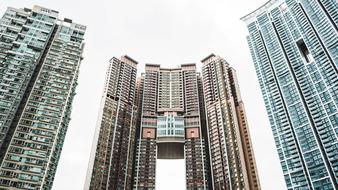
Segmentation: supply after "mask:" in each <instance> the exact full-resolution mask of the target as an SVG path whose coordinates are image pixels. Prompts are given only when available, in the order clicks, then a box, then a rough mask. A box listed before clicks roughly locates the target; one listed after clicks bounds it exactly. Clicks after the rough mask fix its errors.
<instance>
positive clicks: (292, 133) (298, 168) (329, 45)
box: [242, 0, 338, 189]
mask: <svg viewBox="0 0 338 190" xmlns="http://www.w3.org/2000/svg"><path fill="white" fill-rule="evenodd" d="M337 10H338V2H337V1H334V0H328V1H310V0H285V1H282V0H271V1H269V2H267V3H266V4H264V5H263V6H262V7H260V8H258V9H257V10H255V11H253V12H252V13H250V14H248V15H246V16H244V17H243V18H242V20H243V21H245V22H246V24H247V26H248V30H249V36H248V37H247V40H248V43H249V47H250V52H251V55H252V58H253V62H254V65H255V68H256V73H257V76H258V79H259V84H260V87H261V90H262V94H263V97H264V101H265V106H266V110H267V112H268V116H269V121H270V125H271V129H272V131H273V135H274V139H275V142H276V146H277V151H278V154H279V159H280V163H281V166H282V169H283V173H284V178H285V182H286V185H287V188H288V189H338V109H337V108H338V74H337V65H338V27H337V26H338V12H337Z"/></svg>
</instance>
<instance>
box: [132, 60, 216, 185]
mask: <svg viewBox="0 0 338 190" xmlns="http://www.w3.org/2000/svg"><path fill="white" fill-rule="evenodd" d="M145 70H146V72H145V74H144V79H143V98H142V108H141V112H142V113H141V114H142V115H141V121H140V126H139V127H140V130H139V136H138V140H137V146H136V147H137V149H136V160H135V173H134V189H140V190H141V189H155V171H156V170H155V166H156V159H184V158H185V161H186V187H187V189H207V188H208V178H209V175H208V158H207V156H206V146H205V141H206V136H205V135H204V134H202V131H201V127H202V124H201V113H200V110H201V109H200V103H199V102H200V97H199V88H198V84H199V83H198V78H199V76H198V74H197V72H196V65H195V64H183V65H181V67H179V68H161V67H160V65H155V64H146V66H145ZM204 127H205V125H204Z"/></svg>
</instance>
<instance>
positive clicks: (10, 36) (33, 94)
mask: <svg viewBox="0 0 338 190" xmlns="http://www.w3.org/2000/svg"><path fill="white" fill-rule="evenodd" d="M85 29H86V27H85V26H83V25H79V24H76V23H73V22H72V21H71V20H70V19H64V20H60V19H59V18H58V12H57V11H54V10H50V9H46V8H43V7H39V6H34V7H33V9H27V8H25V9H16V8H8V9H7V11H6V12H5V14H4V15H3V17H2V18H1V19H0V189H51V188H52V184H53V180H54V175H55V172H56V168H57V164H58V160H59V158H60V154H61V150H62V145H63V142H64V139H65V135H66V131H67V128H68V124H69V122H70V113H71V107H72V101H73V98H74V95H75V88H76V86H77V78H78V74H79V67H80V62H81V60H82V52H83V46H84V44H83V36H84V33H85Z"/></svg>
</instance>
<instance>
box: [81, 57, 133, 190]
mask: <svg viewBox="0 0 338 190" xmlns="http://www.w3.org/2000/svg"><path fill="white" fill-rule="evenodd" d="M136 66H137V62H136V61H134V60H133V59H132V58H130V57H128V56H122V57H121V58H120V59H118V58H115V57H114V58H112V59H111V60H110V64H109V68H108V71H107V77H106V82H105V87H104V92H103V96H102V102H101V109H100V114H99V119H98V124H97V129H96V130H97V131H96V132H95V138H94V143H93V149H92V155H91V159H90V163H89V168H88V174H87V180H86V185H85V186H86V187H85V188H86V189H93V190H94V189H131V187H132V186H131V185H132V184H131V181H132V178H131V177H132V171H133V167H132V166H133V157H134V147H135V146H134V144H135V143H134V142H135V132H136V119H137V117H136V116H137V112H136V111H137V110H136V108H137V107H136V106H135V104H134V102H135V101H136V100H135V97H136V96H135V89H136V72H137V70H136Z"/></svg>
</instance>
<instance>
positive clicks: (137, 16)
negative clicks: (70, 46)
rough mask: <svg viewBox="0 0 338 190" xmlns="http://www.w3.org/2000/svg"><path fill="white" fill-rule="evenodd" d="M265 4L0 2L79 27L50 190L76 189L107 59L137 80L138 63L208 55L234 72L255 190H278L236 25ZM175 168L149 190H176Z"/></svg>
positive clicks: (272, 151) (241, 27)
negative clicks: (82, 29) (72, 87)
mask: <svg viewBox="0 0 338 190" xmlns="http://www.w3.org/2000/svg"><path fill="white" fill-rule="evenodd" d="M265 1H267V0H208V1H205V0H143V1H140V0H138V1H137V0H95V1H90V0H86V1H83V0H71V1H70V0H57V1H55V0H0V15H2V14H3V13H4V11H5V10H6V8H7V7H8V6H11V7H15V8H24V7H27V8H32V7H33V5H40V6H43V7H46V8H50V9H54V10H57V11H59V12H60V14H59V15H60V17H61V18H64V17H66V18H70V19H72V20H73V22H76V23H79V24H83V25H86V26H87V31H86V34H85V43H86V46H85V50H84V54H83V57H84V60H83V61H82V65H81V68H80V76H79V81H78V82H79V85H78V87H77V89H76V93H77V94H76V96H75V99H74V102H73V109H72V115H71V118H72V120H71V122H70V125H69V128H68V132H67V135H66V140H65V143H64V146H63V150H62V154H61V158H60V161H59V165H58V168H57V172H56V175H55V180H54V186H53V190H77V189H83V186H84V182H85V178H86V172H87V165H88V161H89V156H90V151H91V147H92V140H93V136H94V130H95V127H96V121H97V115H98V111H99V107H100V101H101V95H102V92H103V85H104V79H105V72H106V69H107V67H108V64H109V59H110V58H112V57H113V56H115V57H120V56H121V55H125V54H127V55H129V56H130V57H132V58H133V59H135V60H137V61H138V62H139V65H138V72H139V74H140V72H143V71H144V64H145V63H156V64H161V65H162V66H165V67H175V66H178V65H180V64H182V63H192V62H194V63H196V64H197V66H198V67H201V66H202V65H201V63H200V60H202V59H203V58H205V57H206V56H208V55H209V54H210V53H215V54H217V55H220V56H221V57H223V58H225V59H226V60H227V61H228V62H229V63H230V65H231V66H232V67H234V68H235V69H236V71H237V75H238V80H239V85H240V89H241V94H242V98H243V101H244V104H245V109H246V114H247V118H248V123H249V128H250V133H251V138H252V143H253V148H254V153H255V157H256V162H257V167H258V173H259V178H260V183H261V186H262V189H263V190H265V189H266V190H272V189H273V190H283V189H286V187H285V183H284V179H283V176H282V170H281V166H280V164H279V160H278V157H277V151H276V148H275V144H274V141H273V136H272V132H271V129H270V127H269V123H268V117H267V113H266V111H265V108H264V103H263V98H262V94H261V92H260V89H259V84H258V80H257V76H256V74H255V70H254V66H253V63H252V60H251V57H250V52H249V49H248V45H247V42H246V35H247V34H248V32H247V28H246V25H245V23H244V22H242V21H241V20H240V17H242V16H244V15H246V14H248V13H250V12H251V11H253V10H255V9H256V8H258V7H259V6H261V5H263V4H264V3H265ZM183 167H184V162H182V161H160V162H158V163H157V171H156V172H157V173H156V175H157V176H156V179H157V182H156V185H157V186H156V187H157V188H156V189H157V190H167V189H168V190H169V189H170V190H172V189H175V190H180V189H184V187H183V186H184V168H183ZM169 179H170V180H169ZM166 181H172V182H173V183H167V182H166ZM182 184H183V185H182Z"/></svg>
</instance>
